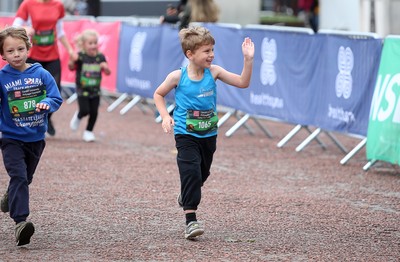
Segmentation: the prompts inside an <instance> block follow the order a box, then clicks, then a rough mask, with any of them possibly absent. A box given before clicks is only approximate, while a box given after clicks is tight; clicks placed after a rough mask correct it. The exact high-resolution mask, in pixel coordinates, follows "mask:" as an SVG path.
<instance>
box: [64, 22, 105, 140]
mask: <svg viewBox="0 0 400 262" xmlns="http://www.w3.org/2000/svg"><path fill="white" fill-rule="evenodd" d="M98 39H99V36H98V33H97V32H96V31H94V30H91V29H87V30H85V31H83V32H82V33H81V34H80V35H79V36H78V38H77V45H78V48H79V50H80V51H79V52H78V56H77V57H76V59H71V60H70V61H69V63H68V68H69V69H70V70H76V79H75V83H76V93H77V95H78V106H79V110H78V111H77V112H75V114H74V116H73V117H72V119H71V122H70V128H71V129H72V130H73V131H76V130H78V128H79V124H80V121H81V119H82V118H83V117H85V116H87V115H88V116H89V120H88V123H87V126H86V130H85V131H84V133H83V140H84V141H86V142H92V141H95V140H96V137H95V135H94V133H93V128H94V125H95V123H96V120H97V115H98V109H99V105H100V95H101V90H100V84H101V75H102V72H104V73H105V74H106V75H110V74H111V70H110V68H109V66H108V63H107V61H106V58H105V56H104V55H103V54H102V53H101V52H99V49H98Z"/></svg>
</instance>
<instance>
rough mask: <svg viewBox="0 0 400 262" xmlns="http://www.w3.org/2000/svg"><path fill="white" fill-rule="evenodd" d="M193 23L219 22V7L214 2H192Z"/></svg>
mask: <svg viewBox="0 0 400 262" xmlns="http://www.w3.org/2000/svg"><path fill="white" fill-rule="evenodd" d="M189 2H190V5H191V14H190V21H191V22H217V21H218V18H219V11H220V10H219V7H218V5H217V4H216V3H215V2H214V0H190V1H189Z"/></svg>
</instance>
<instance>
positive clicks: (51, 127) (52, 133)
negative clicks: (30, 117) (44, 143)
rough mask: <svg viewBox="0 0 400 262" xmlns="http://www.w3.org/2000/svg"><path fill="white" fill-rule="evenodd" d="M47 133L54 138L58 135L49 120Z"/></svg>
mask: <svg viewBox="0 0 400 262" xmlns="http://www.w3.org/2000/svg"><path fill="white" fill-rule="evenodd" d="M47 133H48V134H49V135H51V136H54V135H55V134H56V130H55V129H54V126H53V123H52V122H51V120H49V122H48V123H47Z"/></svg>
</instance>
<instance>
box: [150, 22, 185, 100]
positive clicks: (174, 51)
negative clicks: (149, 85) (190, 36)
mask: <svg viewBox="0 0 400 262" xmlns="http://www.w3.org/2000/svg"><path fill="white" fill-rule="evenodd" d="M161 27H162V31H161V32H162V33H161V37H160V41H161V43H160V53H159V56H158V61H159V62H158V64H157V71H154V78H155V80H156V81H155V86H154V90H155V89H156V88H157V87H158V86H159V85H160V84H161V83H162V82H163V81H164V80H165V78H166V77H167V75H168V74H169V73H171V72H172V71H174V70H179V69H180V68H181V67H182V66H186V65H187V63H188V60H187V58H186V57H185V55H184V54H183V51H182V47H181V44H180V41H179V35H178V33H179V31H178V28H175V27H173V26H170V25H167V24H163V25H161ZM156 72H157V73H156ZM156 77H158V78H156ZM152 97H153V94H152V95H151V98H152ZM166 99H168V100H170V101H173V100H174V90H172V91H171V92H169V93H168V95H167V96H166Z"/></svg>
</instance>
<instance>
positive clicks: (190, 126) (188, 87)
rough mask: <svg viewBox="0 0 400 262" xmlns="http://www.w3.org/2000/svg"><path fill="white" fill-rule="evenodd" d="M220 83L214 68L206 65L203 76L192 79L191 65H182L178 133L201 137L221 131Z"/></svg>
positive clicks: (176, 117)
mask: <svg viewBox="0 0 400 262" xmlns="http://www.w3.org/2000/svg"><path fill="white" fill-rule="evenodd" d="M216 87H217V85H216V83H215V80H214V78H213V76H212V74H211V72H210V69H208V68H206V69H204V76H203V78H202V79H201V80H191V79H190V78H189V76H188V74H187V67H182V68H181V79H180V81H179V84H178V85H177V87H176V88H175V103H176V106H175V109H174V121H175V127H174V134H175V135H177V134H188V135H193V136H196V137H200V138H201V137H210V136H215V135H216V134H217V131H218V126H217V124H218V115H217V88H216Z"/></svg>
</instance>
